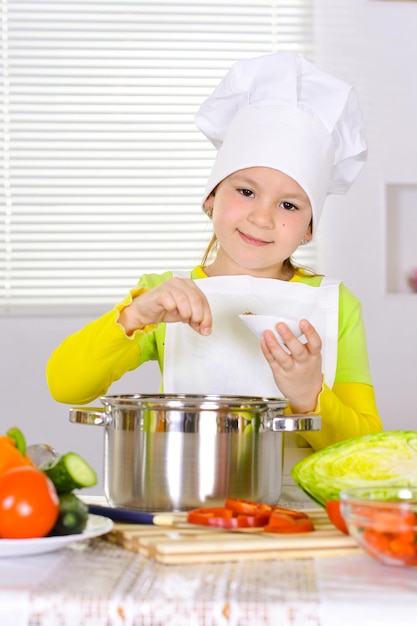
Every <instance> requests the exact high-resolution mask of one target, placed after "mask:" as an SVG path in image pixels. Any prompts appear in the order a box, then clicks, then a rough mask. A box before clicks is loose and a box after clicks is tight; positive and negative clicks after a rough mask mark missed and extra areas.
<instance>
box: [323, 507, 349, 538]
mask: <svg viewBox="0 0 417 626" xmlns="http://www.w3.org/2000/svg"><path fill="white" fill-rule="evenodd" d="M326 512H327V515H328V517H329V520H330V521H331V522H332V524H334V525H335V526H336V528H338V529H339V530H341V531H342V533H345V535H348V534H349V530H348V527H347V524H346V522H345V519H344V517H343V516H342V513H341V512H340V501H339V500H329V501H328V502H326Z"/></svg>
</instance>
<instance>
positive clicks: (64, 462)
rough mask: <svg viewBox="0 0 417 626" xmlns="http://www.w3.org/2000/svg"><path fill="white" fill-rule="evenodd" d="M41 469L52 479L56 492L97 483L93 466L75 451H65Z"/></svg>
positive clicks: (67, 491)
mask: <svg viewBox="0 0 417 626" xmlns="http://www.w3.org/2000/svg"><path fill="white" fill-rule="evenodd" d="M42 471H43V472H45V474H46V475H47V476H49V478H50V479H51V480H52V482H53V483H54V485H55V489H56V490H57V492H58V494H60V493H69V492H71V491H73V490H74V489H83V488H84V487H93V486H94V485H96V484H97V474H96V473H95V471H94V470H93V468H92V467H91V466H90V465H89V464H88V463H87V461H86V460H85V459H83V458H82V457H81V456H80V455H79V454H76V453H75V452H67V454H64V455H63V456H60V457H59V458H58V459H54V460H53V461H52V462H51V463H49V465H45V466H44V467H42Z"/></svg>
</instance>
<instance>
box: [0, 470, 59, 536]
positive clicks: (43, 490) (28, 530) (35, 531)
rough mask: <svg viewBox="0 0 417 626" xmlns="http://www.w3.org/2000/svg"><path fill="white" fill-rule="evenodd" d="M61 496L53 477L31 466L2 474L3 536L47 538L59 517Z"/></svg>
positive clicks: (0, 510)
mask: <svg viewBox="0 0 417 626" xmlns="http://www.w3.org/2000/svg"><path fill="white" fill-rule="evenodd" d="M58 513H59V498H58V496H57V493H56V490H55V487H54V485H53V484H52V482H51V480H50V479H49V478H48V477H47V476H46V475H45V474H44V473H43V472H41V471H40V470H39V469H37V468H36V467H31V466H29V465H28V466H24V467H15V468H14V469H11V470H9V471H8V472H6V473H5V474H3V475H2V476H1V477H0V537H2V538H3V539H23V538H26V539H28V538H34V537H44V536H45V535H47V534H48V533H49V531H50V530H52V528H53V526H54V525H55V522H56V520H57V519H58Z"/></svg>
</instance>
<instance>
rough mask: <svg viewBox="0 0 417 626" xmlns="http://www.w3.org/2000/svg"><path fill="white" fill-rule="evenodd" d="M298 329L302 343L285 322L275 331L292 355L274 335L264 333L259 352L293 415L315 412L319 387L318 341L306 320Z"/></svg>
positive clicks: (319, 346)
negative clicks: (303, 337)
mask: <svg viewBox="0 0 417 626" xmlns="http://www.w3.org/2000/svg"><path fill="white" fill-rule="evenodd" d="M300 328H301V330H302V332H303V333H304V335H305V337H306V339H307V343H301V341H299V340H298V339H297V338H296V337H295V335H294V334H293V333H292V332H291V331H290V329H289V328H288V326H287V325H286V324H284V323H282V322H281V323H279V324H277V326H276V330H277V331H278V333H279V335H280V336H281V337H282V340H283V342H284V344H285V345H286V346H287V348H288V350H289V351H290V353H291V354H288V353H287V352H286V351H285V350H284V349H283V348H282V346H281V345H280V344H279V342H278V341H277V339H276V337H275V336H274V333H273V332H272V331H270V330H266V331H265V332H264V335H263V339H262V340H261V349H262V352H263V354H264V356H265V358H266V360H267V361H268V363H269V366H270V368H271V371H272V375H273V377H274V380H275V382H276V384H277V386H278V387H279V390H280V391H281V393H282V394H283V395H284V396H285V397H286V398H287V399H288V401H289V404H290V407H291V409H292V411H293V412H294V413H308V412H310V411H314V409H315V408H316V404H317V399H318V396H319V393H320V391H321V388H322V383H323V375H322V357H321V347H322V344H321V339H320V336H319V335H318V333H317V332H316V330H315V329H314V327H313V326H312V325H311V324H310V322H308V321H307V320H301V322H300Z"/></svg>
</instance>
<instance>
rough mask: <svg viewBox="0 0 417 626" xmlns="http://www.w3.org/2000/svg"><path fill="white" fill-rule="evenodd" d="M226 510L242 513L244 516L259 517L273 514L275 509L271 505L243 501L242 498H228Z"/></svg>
mask: <svg viewBox="0 0 417 626" xmlns="http://www.w3.org/2000/svg"><path fill="white" fill-rule="evenodd" d="M225 508H226V509H230V510H231V511H234V512H235V513H242V514H243V515H257V514H258V513H267V514H271V513H272V510H273V509H274V507H273V506H272V505H270V504H263V503H262V502H253V501H252V500H242V499H240V498H226V502H225Z"/></svg>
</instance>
